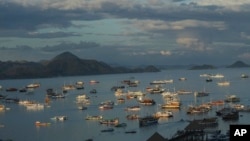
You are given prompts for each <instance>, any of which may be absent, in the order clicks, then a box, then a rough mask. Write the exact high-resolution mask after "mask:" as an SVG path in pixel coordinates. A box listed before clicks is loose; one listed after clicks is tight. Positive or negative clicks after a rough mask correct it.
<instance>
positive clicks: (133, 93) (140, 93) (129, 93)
mask: <svg viewBox="0 0 250 141" xmlns="http://www.w3.org/2000/svg"><path fill="white" fill-rule="evenodd" d="M127 94H128V95H133V96H144V95H145V93H143V92H142V91H129V90H128V93H127Z"/></svg>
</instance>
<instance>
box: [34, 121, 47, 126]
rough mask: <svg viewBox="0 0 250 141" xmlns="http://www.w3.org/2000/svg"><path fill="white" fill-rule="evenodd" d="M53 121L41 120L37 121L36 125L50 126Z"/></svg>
mask: <svg viewBox="0 0 250 141" xmlns="http://www.w3.org/2000/svg"><path fill="white" fill-rule="evenodd" d="M50 124H51V123H49V122H40V121H36V122H35V125H36V126H49V125H50Z"/></svg>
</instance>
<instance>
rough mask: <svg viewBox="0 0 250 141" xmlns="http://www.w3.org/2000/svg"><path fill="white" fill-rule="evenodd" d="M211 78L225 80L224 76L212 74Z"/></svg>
mask: <svg viewBox="0 0 250 141" xmlns="http://www.w3.org/2000/svg"><path fill="white" fill-rule="evenodd" d="M210 77H211V78H224V75H223V74H212V75H210Z"/></svg>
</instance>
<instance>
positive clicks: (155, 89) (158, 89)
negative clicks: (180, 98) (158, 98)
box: [147, 85, 165, 94]
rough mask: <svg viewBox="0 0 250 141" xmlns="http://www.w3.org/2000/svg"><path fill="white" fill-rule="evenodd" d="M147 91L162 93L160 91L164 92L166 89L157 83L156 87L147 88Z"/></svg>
mask: <svg viewBox="0 0 250 141" xmlns="http://www.w3.org/2000/svg"><path fill="white" fill-rule="evenodd" d="M147 91H148V92H149V93H150V94H160V93H163V92H164V91H165V89H164V88H162V87H161V86H159V85H155V87H154V88H151V89H147Z"/></svg>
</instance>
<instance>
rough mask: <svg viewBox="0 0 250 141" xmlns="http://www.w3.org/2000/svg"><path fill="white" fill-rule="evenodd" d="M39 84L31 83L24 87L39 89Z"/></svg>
mask: <svg viewBox="0 0 250 141" xmlns="http://www.w3.org/2000/svg"><path fill="white" fill-rule="evenodd" d="M40 85H41V84H40V83H31V84H28V85H27V86H26V88H38V87H40Z"/></svg>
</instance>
